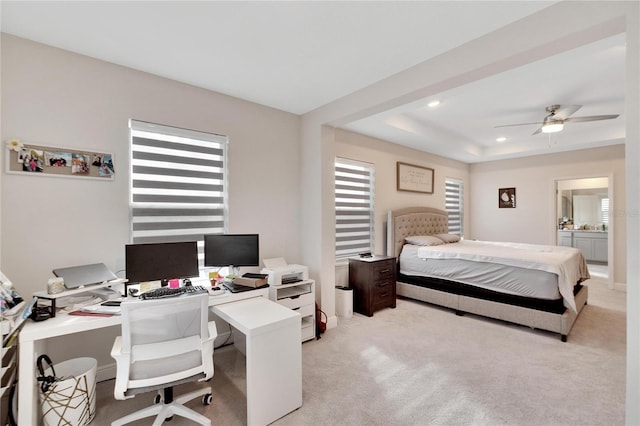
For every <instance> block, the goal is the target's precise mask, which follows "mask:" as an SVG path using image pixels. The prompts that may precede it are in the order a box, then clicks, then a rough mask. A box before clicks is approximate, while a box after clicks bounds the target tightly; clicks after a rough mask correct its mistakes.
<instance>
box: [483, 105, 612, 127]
mask: <svg viewBox="0 0 640 426" xmlns="http://www.w3.org/2000/svg"><path fill="white" fill-rule="evenodd" d="M580 108H582V105H558V104H555V105H549V106H548V107H546V108H545V111H546V112H547V115H546V117H544V120H542V122H541V123H540V122H538V123H535V122H534V123H519V124H507V125H504V126H495V127H496V128H498V127H511V126H527V125H530V124H541V125H542V126H540V127H539V128H538V130H536V131H535V132H533V135H537V134H538V133H540V132H542V133H557V132H561V131H562V130H563V129H564V124H565V123H581V122H585V121H600V120H611V119H613V118H617V117H618V115H619V114H610V115H589V116H584V117H569V116H570V115H571V114H573V113H574V112H576V111H578V110H579V109H580Z"/></svg>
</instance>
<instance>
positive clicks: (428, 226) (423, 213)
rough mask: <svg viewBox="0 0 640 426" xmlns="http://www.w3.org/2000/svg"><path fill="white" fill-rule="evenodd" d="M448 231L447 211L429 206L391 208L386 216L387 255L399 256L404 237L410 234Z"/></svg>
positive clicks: (430, 233) (443, 232)
mask: <svg viewBox="0 0 640 426" xmlns="http://www.w3.org/2000/svg"><path fill="white" fill-rule="evenodd" d="M447 232H449V220H448V216H447V212H446V211H444V210H440V209H434V208H431V207H406V208H404V209H399V210H391V211H390V212H389V215H388V218H387V255H388V256H395V257H396V258H397V257H398V256H400V250H401V249H402V245H403V244H404V239H405V238H406V237H410V236H412V235H434V234H446V233H447Z"/></svg>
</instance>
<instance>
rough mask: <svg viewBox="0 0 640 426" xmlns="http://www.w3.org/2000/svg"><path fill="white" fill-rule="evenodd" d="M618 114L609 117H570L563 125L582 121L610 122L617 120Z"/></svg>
mask: <svg viewBox="0 0 640 426" xmlns="http://www.w3.org/2000/svg"><path fill="white" fill-rule="evenodd" d="M619 115H620V114H611V115H587V116H584V117H571V118H567V119H565V120H564V122H565V123H580V122H584V121H599V120H611V119H612V118H617V117H618V116H619Z"/></svg>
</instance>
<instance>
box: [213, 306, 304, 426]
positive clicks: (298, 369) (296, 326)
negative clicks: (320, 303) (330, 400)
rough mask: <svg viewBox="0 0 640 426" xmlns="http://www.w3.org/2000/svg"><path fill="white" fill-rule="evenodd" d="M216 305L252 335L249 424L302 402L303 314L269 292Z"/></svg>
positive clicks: (271, 417) (248, 341)
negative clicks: (282, 303) (272, 297)
mask: <svg viewBox="0 0 640 426" xmlns="http://www.w3.org/2000/svg"><path fill="white" fill-rule="evenodd" d="M211 310H212V311H213V313H215V314H216V315H218V316H219V317H220V318H222V319H223V320H225V321H227V322H228V323H229V324H231V325H232V326H233V327H235V328H236V329H237V330H238V331H240V332H241V333H242V334H244V335H245V337H246V359H247V361H246V363H247V424H249V425H266V424H269V423H272V422H274V421H276V420H278V419H279V418H280V417H282V416H284V415H286V414H287V413H290V412H292V411H293V410H296V409H297V408H299V407H300V406H302V347H301V343H300V341H301V333H302V332H301V329H300V321H301V320H302V317H301V316H300V314H299V313H297V312H296V311H293V310H291V309H288V308H285V307H284V306H282V305H279V304H277V303H275V302H272V301H271V300H269V299H266V298H263V297H257V298H253V299H250V300H243V301H239V302H233V303H225V304H221V305H216V306H214V307H213V308H211Z"/></svg>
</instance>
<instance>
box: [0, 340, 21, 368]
mask: <svg viewBox="0 0 640 426" xmlns="http://www.w3.org/2000/svg"><path fill="white" fill-rule="evenodd" d="M17 347H18V345H15V344H14V345H11V346H10V347H8V348H2V367H6V366H8V365H9V363H10V362H11V361H13V356H14V355H15V353H16V348H17Z"/></svg>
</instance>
